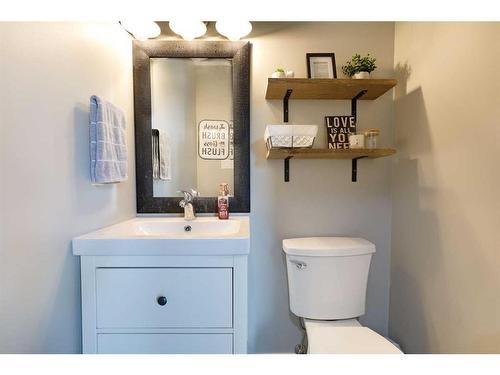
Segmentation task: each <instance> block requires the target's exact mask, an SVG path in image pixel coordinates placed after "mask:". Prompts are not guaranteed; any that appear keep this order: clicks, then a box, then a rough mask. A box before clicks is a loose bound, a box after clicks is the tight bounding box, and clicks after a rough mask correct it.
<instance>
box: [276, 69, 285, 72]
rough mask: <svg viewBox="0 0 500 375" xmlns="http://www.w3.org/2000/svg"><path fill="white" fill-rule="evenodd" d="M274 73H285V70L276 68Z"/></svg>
mask: <svg viewBox="0 0 500 375" xmlns="http://www.w3.org/2000/svg"><path fill="white" fill-rule="evenodd" d="M275 72H280V73H285V69H283V68H276V70H275Z"/></svg>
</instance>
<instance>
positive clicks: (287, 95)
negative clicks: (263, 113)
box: [283, 89, 293, 122]
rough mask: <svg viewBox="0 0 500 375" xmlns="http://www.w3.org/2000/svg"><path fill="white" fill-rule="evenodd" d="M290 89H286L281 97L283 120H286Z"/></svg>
mask: <svg viewBox="0 0 500 375" xmlns="http://www.w3.org/2000/svg"><path fill="white" fill-rule="evenodd" d="M292 91H293V90H291V89H288V90H286V94H285V96H284V97H283V122H288V99H290V95H292Z"/></svg>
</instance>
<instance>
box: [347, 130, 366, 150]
mask: <svg viewBox="0 0 500 375" xmlns="http://www.w3.org/2000/svg"><path fill="white" fill-rule="evenodd" d="M349 148H351V149H356V148H365V136H364V134H363V133H350V134H349Z"/></svg>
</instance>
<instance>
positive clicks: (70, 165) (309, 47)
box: [0, 22, 394, 352]
mask: <svg viewBox="0 0 500 375" xmlns="http://www.w3.org/2000/svg"><path fill="white" fill-rule="evenodd" d="M112 36H114V37H115V39H112V38H111V37H112ZM248 40H249V41H250V42H251V43H252V67H251V194H252V213H251V220H252V221H251V236H252V240H251V254H250V258H249V351H250V352H292V351H293V349H294V346H295V345H296V344H297V343H298V342H299V340H300V339H301V330H300V329H299V326H298V321H297V319H296V318H295V317H294V316H293V315H292V314H291V313H290V312H289V306H288V292H287V280H286V268H285V264H284V259H283V254H282V250H281V241H282V239H284V238H289V237H298V236H315V235H351V236H360V237H364V238H367V239H368V240H370V241H372V242H374V243H375V244H376V246H377V253H376V255H375V256H374V258H373V261H372V266H371V271H370V276H369V281H368V295H367V311H366V315H365V316H364V317H362V319H361V320H362V322H363V323H364V324H366V325H367V326H369V327H371V328H373V329H375V330H376V331H378V332H380V333H382V334H386V333H387V325H388V305H389V250H390V237H391V233H390V232H391V224H390V216H391V201H390V171H391V169H390V166H391V161H390V159H389V158H383V159H376V160H361V161H360V162H359V166H358V169H359V175H358V180H359V181H358V182H357V183H352V182H351V180H350V177H351V163H350V161H348V160H292V161H291V163H290V165H291V170H290V177H291V181H290V182H288V183H285V182H283V162H282V161H279V160H272V161H267V160H266V159H265V153H266V152H265V145H264V140H263V134H264V129H265V126H266V124H272V123H280V122H281V121H282V103H281V101H267V100H265V98H264V96H265V90H266V84H267V77H269V76H270V74H271V73H272V71H273V70H274V69H275V68H276V67H285V68H287V69H292V70H294V71H295V73H296V77H306V76H307V73H306V61H305V55H306V53H307V52H335V53H336V57H337V66H338V68H337V69H338V71H339V72H340V66H341V64H342V63H343V62H344V61H345V60H347V59H348V58H349V57H350V56H351V55H352V54H353V53H355V52H361V53H366V52H370V53H372V54H373V55H374V56H376V57H377V58H378V65H379V69H378V70H377V71H376V72H375V77H392V76H393V56H394V53H393V52H394V51H393V46H394V25H393V24H392V23H337V22H336V23H272V24H269V23H266V24H262V23H254V31H253V32H252V34H251V35H250V38H249V39H248ZM0 43H1V47H0V48H1V53H0V62H1V69H2V72H1V73H2V74H0V83H1V87H2V90H0V92H1V93H2V98H1V99H2V100H1V102H0V106H1V111H0V114H1V116H2V117H1V120H2V123H1V137H0V142H1V147H0V153H1V154H0V156H1V164H0V166H1V174H0V178H1V179H2V183H1V184H0V189H1V191H0V193H1V194H0V197H1V198H0V199H2V201H1V220H2V221H1V237H0V241H1V253H0V255H1V262H0V285H3V286H5V285H8V286H9V287H8V288H5V287H4V288H1V289H0V303H1V304H0V332H1V335H0V352H78V351H79V350H80V302H79V299H80V292H79V269H78V261H77V259H75V258H74V257H73V256H72V255H71V252H70V251H71V249H70V242H69V241H70V239H71V237H73V236H74V235H77V234H81V233H84V232H87V231H90V230H93V229H96V228H99V227H102V226H105V225H107V224H110V223H112V222H116V221H120V220H123V219H126V218H128V217H130V216H133V215H134V212H135V206H134V204H135V198H134V182H133V181H134V174H133V169H132V167H133V165H131V166H130V168H131V169H130V180H129V181H128V182H127V183H125V184H120V185H116V186H104V187H99V188H97V187H93V186H91V185H90V183H89V180H88V127H87V121H88V112H87V111H88V97H89V96H90V95H91V94H94V93H96V94H99V95H103V96H104V97H107V98H109V100H111V101H114V102H115V103H116V104H118V105H120V106H122V108H124V109H125V110H126V111H127V117H128V119H129V120H130V122H131V121H132V72H131V64H132V59H131V51H130V47H131V46H130V39H129V37H128V35H127V34H126V33H123V30H120V29H119V27H118V26H116V25H101V26H99V25H93V24H59V25H54V24H19V25H6V24H0ZM349 113H350V103H349V101H292V102H291V103H290V121H291V123H296V124H300V123H305V124H311V123H312V124H318V125H320V132H319V137H318V139H317V144H316V145H317V147H323V146H324V145H325V142H326V137H325V132H326V131H325V127H324V116H325V115H333V114H349ZM358 113H359V127H360V128H361V129H362V128H367V127H377V128H380V129H382V136H381V143H382V144H383V145H387V146H390V145H392V127H393V101H392V96H391V95H390V94H386V95H384V96H383V97H382V98H380V99H378V100H377V101H373V102H370V101H366V102H365V101H363V102H360V103H359V105H358ZM129 136H130V143H132V140H133V137H132V129H131V128H130V134H129ZM130 152H133V149H131V151H130ZM132 155H133V154H131V160H132V161H133V157H132ZM132 164H133V163H132ZM47 176H50V177H47Z"/></svg>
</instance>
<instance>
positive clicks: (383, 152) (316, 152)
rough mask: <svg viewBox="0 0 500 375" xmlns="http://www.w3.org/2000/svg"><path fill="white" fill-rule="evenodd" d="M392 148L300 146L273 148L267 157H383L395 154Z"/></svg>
mask: <svg viewBox="0 0 500 375" xmlns="http://www.w3.org/2000/svg"><path fill="white" fill-rule="evenodd" d="M395 153H396V150H394V149H392V148H375V149H367V148H363V149H361V148H360V149H345V150H343V149H328V148H298V149H289V148H287V149H271V150H268V151H267V159H289V158H294V159H359V158H372V159H374V158H381V157H384V156H390V155H394V154H395Z"/></svg>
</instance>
